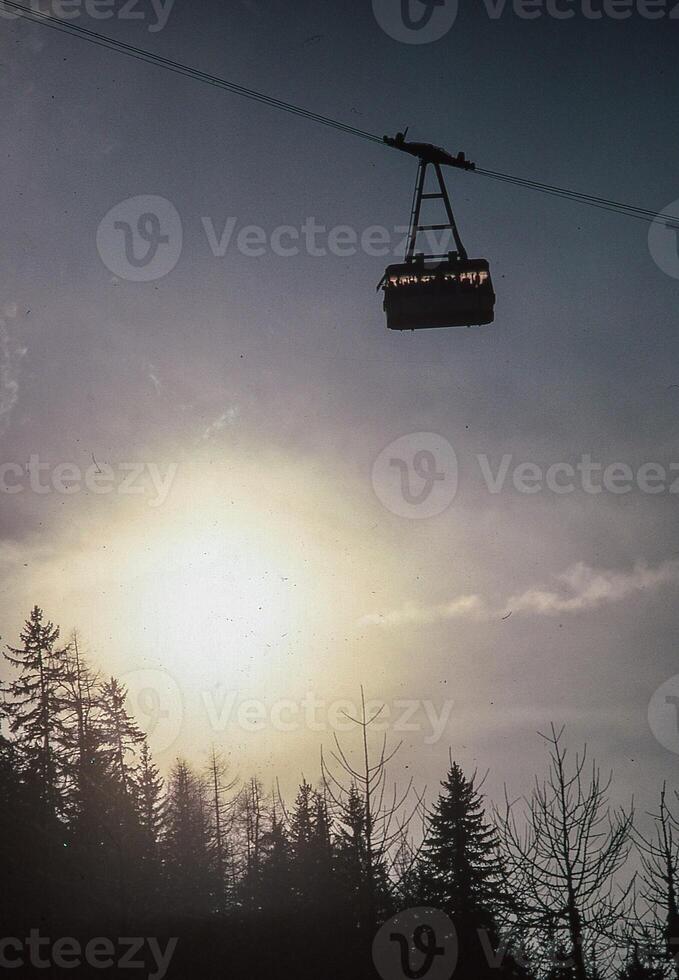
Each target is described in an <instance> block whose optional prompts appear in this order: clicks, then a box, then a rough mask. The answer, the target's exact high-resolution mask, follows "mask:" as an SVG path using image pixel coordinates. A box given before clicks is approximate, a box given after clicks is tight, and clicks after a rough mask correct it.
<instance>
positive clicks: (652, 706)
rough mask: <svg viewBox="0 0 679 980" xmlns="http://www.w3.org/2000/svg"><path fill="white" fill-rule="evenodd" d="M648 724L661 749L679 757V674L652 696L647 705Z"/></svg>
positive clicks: (662, 685)
mask: <svg viewBox="0 0 679 980" xmlns="http://www.w3.org/2000/svg"><path fill="white" fill-rule="evenodd" d="M648 724H649V727H650V729H651V731H652V732H653V735H654V736H655V738H656V739H657V741H658V742H660V744H661V745H662V746H663V748H666V749H668V750H669V751H670V752H674V754H675V755H679V674H675V675H674V677H670V679H669V680H668V681H665V683H664V684H661V685H660V687H659V688H658V689H657V691H655V693H654V694H653V697H652V698H651V700H650V702H649V705H648Z"/></svg>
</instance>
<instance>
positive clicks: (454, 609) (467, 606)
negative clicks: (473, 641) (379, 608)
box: [359, 595, 488, 626]
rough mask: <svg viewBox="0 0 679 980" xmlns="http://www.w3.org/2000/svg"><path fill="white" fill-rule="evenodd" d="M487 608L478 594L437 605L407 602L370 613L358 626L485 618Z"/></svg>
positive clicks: (427, 623) (422, 623)
mask: <svg viewBox="0 0 679 980" xmlns="http://www.w3.org/2000/svg"><path fill="white" fill-rule="evenodd" d="M487 618H488V610H487V609H486V606H485V603H484V601H483V599H481V597H480V596H477V595H462V596H457V598H455V599H451V601H450V602H444V603H442V604H440V605H437V606H418V605H416V604H415V603H414V602H407V603H406V604H405V606H403V607H402V608H401V609H392V610H391V611H390V612H386V613H370V614H369V615H367V616H363V618H362V619H361V620H360V621H359V626H426V625H429V624H431V623H438V622H443V621H444V620H447V619H487Z"/></svg>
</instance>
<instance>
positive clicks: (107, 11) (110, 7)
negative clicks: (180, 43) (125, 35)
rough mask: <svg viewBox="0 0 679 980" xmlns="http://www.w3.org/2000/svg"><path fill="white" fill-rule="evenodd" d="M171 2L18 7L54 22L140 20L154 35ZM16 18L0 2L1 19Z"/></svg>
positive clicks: (42, 2) (60, 1) (98, 0)
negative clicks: (85, 19) (51, 19)
mask: <svg viewBox="0 0 679 980" xmlns="http://www.w3.org/2000/svg"><path fill="white" fill-rule="evenodd" d="M174 3H175V0H21V4H20V5H21V6H22V7H28V8H29V9H30V10H32V11H33V12H34V13H35V14H38V15H40V14H42V15H43V16H47V17H51V18H53V19H55V20H63V21H72V20H78V19H79V18H81V17H87V18H89V19H90V20H93V21H101V20H113V19H115V20H125V21H136V22H140V21H141V22H142V23H143V24H145V25H146V30H147V31H148V32H149V33H150V34H157V33H158V32H159V31H162V30H163V28H164V27H166V26H167V22H168V20H169V19H170V14H171V13H172V8H173V7H174ZM19 16H21V15H20V14H18V13H17V12H16V11H15V10H13V9H12V8H11V7H7V6H6V5H5V4H4V3H0V17H2V18H4V19H5V20H16V19H17V18H18V17H19Z"/></svg>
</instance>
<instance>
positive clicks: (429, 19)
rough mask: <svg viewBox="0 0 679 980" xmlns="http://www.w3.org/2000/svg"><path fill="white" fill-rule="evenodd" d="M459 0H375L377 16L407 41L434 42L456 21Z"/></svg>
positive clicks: (390, 32) (387, 30)
mask: <svg viewBox="0 0 679 980" xmlns="http://www.w3.org/2000/svg"><path fill="white" fill-rule="evenodd" d="M457 10H458V0H373V13H374V15H375V20H376V21H377V23H378V24H379V25H380V27H381V28H382V30H383V31H384V32H385V34H388V35H389V37H392V38H393V39H394V40H395V41H402V42H403V43H404V44H431V42H432V41H439V40H440V39H441V38H442V37H444V36H445V35H446V34H447V33H448V31H449V30H450V29H451V27H452V26H453V24H454V23H455V19H456V17H457Z"/></svg>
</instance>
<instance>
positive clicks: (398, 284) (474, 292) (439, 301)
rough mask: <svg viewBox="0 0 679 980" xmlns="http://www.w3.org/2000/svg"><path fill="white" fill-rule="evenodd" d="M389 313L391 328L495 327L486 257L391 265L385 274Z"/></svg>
mask: <svg viewBox="0 0 679 980" xmlns="http://www.w3.org/2000/svg"><path fill="white" fill-rule="evenodd" d="M383 288H384V310H385V312H386V314H387V327H388V328H389V329H390V330H423V329H428V328H431V327H472V326H478V325H481V324H484V323H492V322H493V317H494V310H495V291H494V290H493V282H492V280H491V277H490V268H489V266H488V262H487V261H486V259H467V258H464V259H462V258H459V257H457V256H456V254H455V253H451V255H450V256H449V257H448V259H447V260H445V261H443V262H433V263H432V262H425V259H424V256H423V255H416V256H415V257H414V259H413V260H412V261H410V262H403V263H400V264H398V265H390V266H389V267H388V269H387V271H386V272H385V275H384V282H383Z"/></svg>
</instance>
